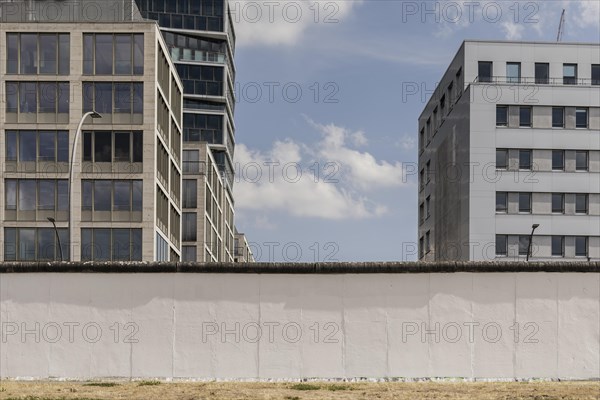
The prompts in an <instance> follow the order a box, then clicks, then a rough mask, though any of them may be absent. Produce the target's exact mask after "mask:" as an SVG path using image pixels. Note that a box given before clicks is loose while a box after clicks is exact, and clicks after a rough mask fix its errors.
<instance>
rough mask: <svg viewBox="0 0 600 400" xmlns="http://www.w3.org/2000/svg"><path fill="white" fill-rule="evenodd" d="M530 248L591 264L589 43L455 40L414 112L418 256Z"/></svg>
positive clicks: (593, 163)
mask: <svg viewBox="0 0 600 400" xmlns="http://www.w3.org/2000/svg"><path fill="white" fill-rule="evenodd" d="M534 225H539V226H538V227H537V229H536V230H535V233H534V235H533V240H532V243H531V250H529V241H530V235H531V232H532V227H533V226H534ZM528 253H529V254H530V259H532V260H536V261H539V260H545V261H548V260H556V259H561V260H564V259H566V260H574V261H585V260H588V259H593V260H597V259H599V258H600V45H599V44H598V43H594V44H585V43H539V42H503V41H493V42H490V41H465V42H464V43H463V44H462V46H461V47H460V49H459V51H458V53H457V54H456V56H455V57H454V60H453V61H452V63H451V64H450V66H449V67H448V69H447V71H446V72H445V74H444V76H443V77H442V79H441V81H440V83H439V85H438V87H437V88H436V90H435V92H434V93H433V95H432V97H431V99H430V101H429V102H428V104H427V105H426V107H425V109H424V110H423V112H422V114H421V116H420V117H419V259H420V260H423V261H434V260H497V261H500V260H510V261H512V260H516V259H525V258H526V257H527V254H528Z"/></svg>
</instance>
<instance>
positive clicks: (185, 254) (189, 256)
mask: <svg viewBox="0 0 600 400" xmlns="http://www.w3.org/2000/svg"><path fill="white" fill-rule="evenodd" d="M181 258H182V260H181V261H183V262H196V259H197V248H196V246H183V248H182V251H181Z"/></svg>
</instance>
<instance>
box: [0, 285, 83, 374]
mask: <svg viewBox="0 0 600 400" xmlns="http://www.w3.org/2000/svg"><path fill="white" fill-rule="evenodd" d="M13 278H14V279H10V282H6V286H5V287H4V288H3V292H4V293H5V295H6V297H5V300H4V301H5V308H4V310H3V311H4V313H5V314H4V315H3V317H2V318H0V320H1V321H0V322H2V324H1V326H2V333H3V336H4V337H3V338H1V339H2V340H0V342H3V343H2V351H3V352H4V353H5V355H6V358H5V362H4V363H3V364H4V367H5V371H6V375H3V377H5V376H15V377H18V376H27V377H32V378H44V377H48V376H49V374H48V372H49V371H50V369H51V368H50V363H51V362H52V359H51V357H50V350H51V346H50V343H49V342H48V341H46V340H43V338H42V337H41V334H39V333H40V332H41V329H42V327H43V326H44V325H45V324H47V323H49V322H51V321H49V318H48V315H49V311H50V302H51V297H50V293H51V292H50V287H49V279H48V278H49V277H48V275H42V274H40V275H35V276H27V275H16V276H14V277H13ZM0 280H4V281H7V279H6V277H5V276H2V277H1V279H0ZM74 306H75V307H77V305H74ZM13 324H16V325H17V326H13ZM36 324H39V327H37V326H36ZM9 327H10V328H9ZM14 328H16V329H18V332H17V333H16V334H15V335H10V336H9V335H8V334H9V333H10V332H13V329H14ZM9 329H10V330H9ZM25 330H31V331H33V334H27V333H25ZM36 334H37V336H36ZM87 370H89V367H88V368H86V369H85V370H84V371H82V372H83V373H85V372H86V371H87Z"/></svg>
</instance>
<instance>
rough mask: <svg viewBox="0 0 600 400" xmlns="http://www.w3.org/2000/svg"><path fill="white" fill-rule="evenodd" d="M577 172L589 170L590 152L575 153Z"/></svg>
mask: <svg viewBox="0 0 600 400" xmlns="http://www.w3.org/2000/svg"><path fill="white" fill-rule="evenodd" d="M575 170H577V171H587V170H588V152H587V151H583V150H582V151H576V152H575Z"/></svg>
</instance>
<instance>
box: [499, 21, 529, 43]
mask: <svg viewBox="0 0 600 400" xmlns="http://www.w3.org/2000/svg"><path fill="white" fill-rule="evenodd" d="M502 29H503V30H504V36H505V37H506V39H507V40H519V39H521V38H522V37H523V31H524V30H525V28H524V27H523V25H519V24H516V23H514V22H511V21H504V22H503V23H502Z"/></svg>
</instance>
